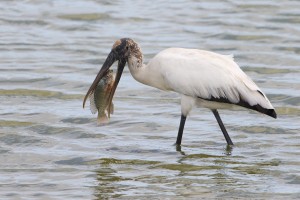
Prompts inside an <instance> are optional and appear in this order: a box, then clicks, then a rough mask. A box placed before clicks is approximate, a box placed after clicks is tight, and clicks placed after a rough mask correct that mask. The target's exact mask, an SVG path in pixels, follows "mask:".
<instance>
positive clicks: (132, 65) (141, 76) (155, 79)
mask: <svg viewBox="0 0 300 200" xmlns="http://www.w3.org/2000/svg"><path fill="white" fill-rule="evenodd" d="M128 68H129V71H130V73H131V75H132V76H133V78H134V79H135V80H137V81H138V82H140V83H143V84H145V85H149V86H152V87H156V88H159V89H162V90H165V88H161V87H160V84H159V82H160V81H161V78H160V75H159V73H158V72H155V70H154V69H153V68H151V67H150V66H148V65H145V64H144V63H143V60H142V59H137V58H136V57H132V58H129V59H128Z"/></svg>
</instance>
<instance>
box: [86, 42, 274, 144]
mask: <svg viewBox="0 0 300 200" xmlns="http://www.w3.org/2000/svg"><path fill="white" fill-rule="evenodd" d="M117 60H118V70H117V75H116V79H115V83H114V85H113V88H112V90H111V92H110V95H109V97H110V102H111V101H112V98H113V95H114V93H115V90H116V88H117V85H118V83H119V80H120V78H121V75H122V72H123V69H124V67H125V65H126V63H128V67H129V71H130V73H131V75H132V76H133V77H134V79H135V80H137V81H138V82H141V83H143V84H146V85H149V86H152V87H155V88H158V89H161V90H166V91H174V92H177V93H179V94H181V120H180V125H179V130H178V135H177V140H176V145H179V146H180V145H181V140H182V134H183V129H184V124H185V121H186V117H187V116H188V114H189V112H190V111H191V109H192V108H193V107H195V106H200V107H205V108H209V109H211V111H212V112H213V114H214V116H215V118H216V119H217V122H218V124H219V126H220V128H221V130H222V132H223V134H224V137H225V139H226V141H227V144H228V145H233V143H232V141H231V139H230V137H229V135H228V133H227V131H226V129H225V126H224V125H223V122H222V120H221V118H220V116H219V113H218V111H217V109H221V108H231V107H232V106H242V107H245V108H248V109H252V110H255V111H258V112H260V113H263V114H266V115H269V116H271V117H273V118H276V117H277V116H276V112H275V110H274V107H273V106H272V105H271V103H270V101H269V100H268V98H267V97H266V95H265V94H264V93H263V92H262V91H261V90H260V89H259V88H258V86H257V85H256V84H255V83H254V82H253V81H252V80H251V79H250V78H249V77H248V76H247V75H246V74H245V73H244V72H243V71H242V70H241V69H240V67H239V66H238V65H237V64H236V63H235V62H234V59H233V56H228V55H221V54H217V53H213V52H210V51H204V50H198V49H184V48H168V49H165V50H163V51H161V52H160V53H158V54H157V55H156V56H155V57H154V58H153V59H152V60H150V62H149V63H148V64H147V65H146V64H144V63H143V54H142V52H141V49H140V47H139V45H138V44H137V43H136V42H134V41H133V40H132V39H130V38H122V39H120V40H117V41H116V42H115V43H114V45H113V47H112V50H111V52H110V53H109V55H108V57H107V58H106V60H105V62H104V64H103V66H102V68H101V69H100V71H99V73H98V75H97V76H96V78H95V80H94V82H93V83H92V85H91V87H90V88H89V90H88V92H87V94H86V96H85V98H84V101H83V107H84V105H85V101H86V99H87V97H88V96H89V95H90V94H91V93H92V92H93V91H94V90H95V88H96V86H97V84H98V82H99V81H100V80H101V78H102V77H103V76H104V75H105V73H106V72H107V71H108V70H109V68H110V67H111V66H112V65H113V63H114V62H115V61H117Z"/></svg>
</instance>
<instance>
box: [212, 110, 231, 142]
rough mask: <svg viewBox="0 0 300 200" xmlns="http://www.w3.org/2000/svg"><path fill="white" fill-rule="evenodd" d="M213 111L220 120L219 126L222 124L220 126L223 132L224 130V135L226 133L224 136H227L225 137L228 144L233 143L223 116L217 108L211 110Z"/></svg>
mask: <svg viewBox="0 0 300 200" xmlns="http://www.w3.org/2000/svg"><path fill="white" fill-rule="evenodd" d="M211 111H212V112H213V113H214V115H215V118H216V119H217V121H218V124H219V126H220V128H221V130H222V132H223V135H224V137H225V139H226V142H227V144H228V145H233V143H232V141H231V139H230V137H229V135H228V133H227V131H226V128H225V126H224V124H223V122H222V120H221V117H220V115H219V112H218V111H217V110H216V109H213V110H211Z"/></svg>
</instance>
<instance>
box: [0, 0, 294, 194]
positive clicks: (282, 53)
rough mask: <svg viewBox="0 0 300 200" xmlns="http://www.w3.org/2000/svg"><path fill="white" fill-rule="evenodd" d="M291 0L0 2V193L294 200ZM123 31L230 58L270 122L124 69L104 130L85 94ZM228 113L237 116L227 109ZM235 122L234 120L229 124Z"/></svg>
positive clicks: (149, 41)
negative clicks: (216, 112) (184, 102)
mask: <svg viewBox="0 0 300 200" xmlns="http://www.w3.org/2000/svg"><path fill="white" fill-rule="evenodd" d="M299 8H300V2H299V1H292V0H290V1H287V0H286V1H278V2H275V1H251V2H244V1H238V0H231V1H201V2H197V1H188V2H187V1H176V2H172V3H171V2H165V1H160V2H158V3H153V2H151V1H138V3H137V2H136V1H121V0H120V1H96V0H90V1H83V0H77V1H72V2H71V1H67V0H61V1H51V0H48V1H47V0H43V1H35V0H27V1H1V2H0V25H1V29H0V36H1V40H0V70H1V73H0V102H1V104H0V158H1V163H0V196H1V199H107V198H115V199H132V198H137V199H148V198H150V197H151V198H152V199H188V198H190V199H201V198H202V199H209V198H217V199H218V198H219V199H221V198H228V199H229V198H245V199H249V198H253V199H270V198H272V199H299V198H300V157H299V155H300V133H299V129H300V123H299V121H300V117H299V115H300V95H299V94H300V78H299V77H300V67H299V65H300V48H299V46H300V37H299V36H300V11H299ZM121 37H130V38H133V39H135V40H136V41H137V42H138V43H139V44H140V46H141V47H142V50H143V53H144V55H145V60H146V62H148V61H149V60H150V58H151V57H153V56H154V55H155V53H157V52H159V51H160V50H163V49H164V48H167V47H175V46H176V47H188V48H198V49H206V50H211V51H216V52H218V53H222V54H234V55H235V60H236V61H237V62H238V63H239V65H240V66H241V67H242V69H243V70H244V71H245V72H246V73H247V74H248V75H249V76H250V77H251V78H252V79H253V80H254V81H255V82H256V83H257V84H258V85H259V86H260V87H261V89H262V90H263V91H264V92H265V93H266V94H267V96H268V97H269V98H270V100H271V102H272V104H273V105H274V107H275V108H276V111H277V114H278V119H276V120H275V119H272V118H270V117H268V116H263V115H261V114H258V113H255V112H252V111H248V110H245V109H242V108H237V109H235V110H232V111H229V110H221V111H220V114H221V117H222V119H223V121H224V123H225V125H226V127H227V130H228V132H229V133H230V135H231V138H232V140H233V142H234V143H235V146H234V147H233V148H232V149H230V148H227V147H226V143H225V140H224V138H223V135H222V132H221V131H220V130H219V127H218V125H217V122H216V121H215V119H214V117H213V115H212V113H211V112H210V111H209V110H206V109H200V108H199V109H194V111H193V113H192V115H191V116H190V117H189V118H188V120H187V123H186V127H185V132H184V136H183V145H182V148H181V151H179V150H178V149H177V150H176V148H175V146H173V143H174V142H175V139H176V136H177V128H178V125H179V120H180V105H179V96H178V95H177V94H174V93H167V92H162V91H158V90H156V89H153V88H150V87H148V86H144V85H142V84H140V83H137V82H136V81H134V80H133V78H132V77H131V75H130V73H129V72H128V69H127V68H126V69H125V73H124V75H123V77H122V79H121V82H120V84H119V87H118V89H117V92H116V95H115V98H114V104H115V113H114V115H112V118H111V122H110V124H109V125H106V126H98V125H97V120H96V115H92V114H91V113H90V111H89V108H88V107H87V108H86V109H84V110H83V109H82V99H83V97H84V95H85V93H86V91H87V89H88V88H89V86H90V84H91V82H92V81H93V79H94V77H95V75H96V73H97V72H98V70H99V68H100V66H101V64H102V63H103V61H104V59H105V57H106V56H107V54H108V52H109V50H110V48H111V46H112V44H113V42H114V41H115V40H116V39H118V38H121ZM236 111H238V112H236ZM237 115H238V117H237Z"/></svg>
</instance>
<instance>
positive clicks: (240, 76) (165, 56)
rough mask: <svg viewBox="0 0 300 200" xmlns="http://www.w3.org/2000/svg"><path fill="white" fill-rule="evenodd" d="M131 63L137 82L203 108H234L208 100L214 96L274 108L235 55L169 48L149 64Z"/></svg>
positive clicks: (234, 102)
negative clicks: (189, 98)
mask: <svg viewBox="0 0 300 200" xmlns="http://www.w3.org/2000/svg"><path fill="white" fill-rule="evenodd" d="M129 59H130V58H129ZM134 59H135V58H134ZM128 63H129V69H130V72H131V73H132V75H133V77H134V78H135V79H136V80H137V81H139V82H141V83H144V84H147V85H149V86H152V87H156V88H159V89H162V90H171V91H174V92H177V93H179V94H182V95H185V96H189V97H193V98H195V102H194V104H197V105H200V106H203V107H207V108H210V109H218V108H226V107H229V106H231V105H228V103H227V105H223V104H224V103H219V102H218V103H215V102H213V101H209V102H207V101H205V100H209V99H211V98H212V97H214V98H224V99H228V101H229V102H230V103H232V104H237V103H238V102H239V101H240V100H241V99H242V100H243V101H245V102H247V103H249V105H250V106H254V105H256V104H259V105H261V107H263V108H266V109H274V108H273V106H272V105H271V103H270V101H269V100H268V98H267V97H266V96H265V95H264V94H263V92H262V91H261V90H260V89H259V88H258V86H257V85H256V84H255V83H254V82H253V81H252V80H251V79H250V78H249V77H248V76H247V75H246V74H245V73H244V72H243V71H242V70H241V69H240V67H239V66H238V65H237V64H236V63H235V62H234V60H233V56H231V55H221V54H217V53H213V52H209V51H204V50H198V49H183V48H169V49H166V50H163V51H161V52H160V53H158V54H157V55H156V56H155V57H154V58H153V59H152V60H151V61H150V62H149V64H148V65H143V66H142V67H136V66H135V65H134V64H130V63H134V62H130V61H129V62H128ZM258 91H259V92H258ZM262 94H263V95H262ZM185 99H186V98H184V99H182V100H183V102H182V104H185V101H184V100H185ZM183 107H185V106H184V105H183ZM183 112H184V113H185V114H188V112H189V110H186V109H183Z"/></svg>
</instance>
